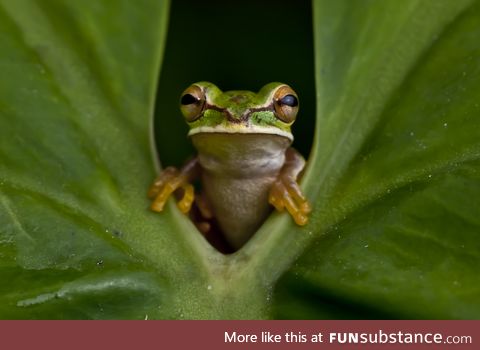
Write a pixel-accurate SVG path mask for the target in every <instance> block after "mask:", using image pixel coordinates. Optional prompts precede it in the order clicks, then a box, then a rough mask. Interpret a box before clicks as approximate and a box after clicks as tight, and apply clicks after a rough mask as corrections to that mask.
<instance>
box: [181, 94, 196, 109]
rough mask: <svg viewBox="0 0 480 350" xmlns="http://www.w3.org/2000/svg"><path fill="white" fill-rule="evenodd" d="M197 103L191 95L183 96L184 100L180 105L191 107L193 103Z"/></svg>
mask: <svg viewBox="0 0 480 350" xmlns="http://www.w3.org/2000/svg"><path fill="white" fill-rule="evenodd" d="M197 102H198V99H197V98H196V97H195V96H193V95H191V94H185V95H183V96H182V99H181V100H180V103H181V104H182V105H184V106H186V105H191V104H192V103H197Z"/></svg>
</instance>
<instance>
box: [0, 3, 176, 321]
mask: <svg viewBox="0 0 480 350" xmlns="http://www.w3.org/2000/svg"><path fill="white" fill-rule="evenodd" d="M167 10H168V3H167V2H165V1H156V2H152V1H140V2H138V7H137V6H136V7H133V8H132V6H130V2H128V1H101V2H99V1H82V2H73V1H68V2H65V1H39V2H34V1H15V2H13V1H2V2H1V3H0V40H1V42H2V49H1V50H0V71H1V76H2V81H1V83H0V159H1V162H0V208H1V209H0V223H1V229H0V230H1V231H0V276H1V278H2V280H3V281H4V283H2V287H0V289H1V292H0V300H1V302H0V304H1V305H2V306H1V307H0V315H1V316H2V317H3V318H112V317H116V318H119V317H124V318H144V317H145V315H146V314H148V313H153V314H155V313H160V310H161V308H162V306H163V305H164V304H165V303H166V298H164V297H163V295H164V293H165V291H166V290H167V289H168V288H171V286H170V285H169V284H167V282H166V280H165V279H164V278H163V273H162V272H160V273H159V272H158V271H156V270H155V267H154V264H153V262H152V261H153V260H148V261H147V260H146V259H145V257H144V256H143V255H144V253H145V251H146V250H148V245H149V244H150V243H149V238H148V237H149V236H150V237H154V240H156V241H158V242H159V245H160V244H161V245H162V246H164V247H167V246H169V248H168V250H170V251H172V252H176V251H177V250H181V249H182V248H181V247H179V246H178V245H171V244H170V242H171V240H172V239H173V238H172V236H168V235H164V236H161V235H158V231H157V230H158V228H160V229H161V230H163V231H168V230H169V229H171V227H172V223H171V222H170V221H169V220H167V219H163V218H155V220H153V218H152V217H151V216H150V215H145V213H144V211H145V207H146V206H147V202H146V200H145V198H144V197H143V196H139V195H138V194H139V193H144V191H145V188H146V186H147V184H148V182H149V181H151V178H152V177H153V176H154V173H153V169H152V165H151V164H152V162H151V156H149V152H148V149H149V140H148V125H149V123H150V122H149V120H150V116H151V114H152V104H153V97H154V88H155V83H156V82H155V77H156V76H157V75H158V69H159V63H160V61H161V51H162V48H163V45H162V43H163V38H164V32H165V25H166V14H167ZM139 223H141V225H139ZM137 226H138V227H139V229H137V228H134V227H137ZM142 247H144V248H142ZM145 247H146V248H145ZM163 251H167V248H163ZM161 253H162V251H159V252H156V253H155V254H161ZM176 262H177V261H176V260H175V259H172V260H171V261H165V260H163V261H160V260H157V261H156V263H157V264H158V268H159V269H160V268H161V269H163V270H160V271H164V270H172V271H171V272H172V273H173V271H175V269H176V266H177V264H176ZM168 273H170V271H168ZM168 273H167V272H165V275H167V274H168ZM167 315H168V314H167ZM170 317H172V316H170Z"/></svg>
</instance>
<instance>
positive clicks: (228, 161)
mask: <svg viewBox="0 0 480 350" xmlns="http://www.w3.org/2000/svg"><path fill="white" fill-rule="evenodd" d="M298 110H299V99H298V96H297V93H296V92H295V91H294V90H293V89H292V88H291V87H290V86H289V85H287V84H284V83H279V82H273V83H268V84H266V85H265V86H263V87H262V88H261V89H260V90H259V91H258V92H257V93H254V92H252V91H246V90H234V91H225V92H223V91H222V90H220V88H218V87H217V86H216V85H214V84H213V83H210V82H206V81H201V82H197V83H194V84H192V85H190V86H189V87H188V88H187V89H186V90H185V91H183V93H182V94H181V97H180V111H181V113H182V115H183V117H184V119H185V121H186V123H187V125H188V127H189V131H188V138H190V140H191V142H192V144H193V146H194V148H195V149H196V151H197V155H195V156H194V157H192V158H191V159H189V160H188V161H187V162H186V163H185V164H184V165H183V166H182V167H181V168H180V169H178V168H175V167H172V166H169V167H166V168H165V169H164V170H163V171H162V172H160V174H159V175H158V177H157V178H156V179H155V180H154V182H153V184H152V185H151V187H150V188H149V190H148V197H149V198H150V199H151V200H152V203H151V206H150V208H151V210H153V211H154V212H162V211H163V210H164V207H165V204H166V203H167V201H168V199H169V198H170V197H171V196H172V194H174V193H180V196H177V197H178V198H177V200H178V201H177V206H178V208H179V209H180V211H181V212H183V213H185V214H188V213H189V212H190V210H191V208H192V205H194V204H195V205H196V207H198V209H199V212H200V213H201V216H202V218H203V219H205V220H212V219H214V220H216V222H217V223H218V226H219V227H220V229H221V232H222V234H223V236H224V238H225V239H226V241H227V242H228V243H229V244H230V246H231V247H233V248H234V249H235V250H237V249H240V248H241V247H242V246H243V245H244V244H245V243H246V242H247V241H248V240H249V239H250V238H251V237H252V236H253V235H254V233H255V232H256V231H257V230H258V229H259V227H260V226H261V225H262V223H263V222H264V221H265V219H266V218H267V217H268V216H269V214H270V213H271V211H272V210H273V208H274V209H275V210H277V211H279V212H282V211H285V210H286V212H288V213H289V215H290V216H291V217H292V218H293V220H294V222H295V223H296V224H297V225H299V226H304V225H306V224H307V223H308V216H309V213H310V212H311V205H310V203H309V201H308V199H307V198H306V196H305V194H304V193H303V191H302V190H301V188H300V185H299V180H300V177H301V176H302V174H303V171H304V169H305V165H306V161H305V159H304V158H303V156H302V155H301V154H300V153H299V152H298V151H297V150H295V149H294V148H293V147H292V146H291V144H292V142H293V135H292V132H291V126H292V124H293V123H294V122H295V120H296V117H297V114H298ZM198 180H199V181H200V184H201V191H197V192H198V193H196V190H195V187H194V186H193V183H194V181H198ZM197 227H198V228H199V229H200V231H202V232H204V233H205V232H207V231H208V230H209V228H210V225H209V223H208V221H203V222H202V221H201V220H199V222H198V225H197Z"/></svg>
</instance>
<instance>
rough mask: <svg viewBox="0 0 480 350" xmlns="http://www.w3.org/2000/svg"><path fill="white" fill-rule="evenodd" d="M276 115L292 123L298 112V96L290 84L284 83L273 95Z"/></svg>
mask: <svg viewBox="0 0 480 350" xmlns="http://www.w3.org/2000/svg"><path fill="white" fill-rule="evenodd" d="M273 105H274V107H275V115H276V116H277V118H278V119H280V120H281V121H283V122H285V123H292V122H293V121H294V120H295V118H296V116H297V113H298V97H297V94H296V93H295V91H293V89H292V88H291V87H290V86H287V85H283V86H281V87H280V88H279V89H278V90H277V91H275V94H274V95H273Z"/></svg>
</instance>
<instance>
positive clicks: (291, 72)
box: [155, 0, 315, 166]
mask: <svg viewBox="0 0 480 350" xmlns="http://www.w3.org/2000/svg"><path fill="white" fill-rule="evenodd" d="M202 80H206V81H211V82H212V83H214V84H216V85H217V86H218V87H219V88H220V89H222V90H224V91H226V90H252V91H258V90H259V89H260V88H261V87H262V86H263V85H264V84H266V83H269V82H272V81H280V82H283V83H286V84H289V85H290V86H292V88H293V89H294V90H295V91H296V92H297V94H298V96H299V99H300V112H299V114H298V116H297V121H296V122H295V124H294V126H293V133H294V136H295V142H294V147H296V148H297V149H298V150H299V151H300V152H301V153H302V154H303V155H304V156H308V154H309V152H310V148H311V145H312V139H313V131H314V122H315V81H314V61H313V38H312V10H311V3H310V1H304V0H302V1H295V2H292V1H290V2H287V1H258V0H257V1H254V0H247V1H213V0H208V1H194V0H182V1H172V4H171V16H170V23H169V30H168V36H167V44H166V47H165V55H164V61H163V65H162V71H161V74H160V81H159V86H158V93H157V100H156V108H155V132H156V138H157V147H158V150H159V155H160V160H161V163H162V166H168V165H175V166H180V165H181V164H182V163H183V162H184V161H185V160H186V159H187V158H188V157H189V156H190V155H192V154H194V152H195V151H194V150H193V148H192V146H191V144H190V141H189V140H188V139H187V137H186V135H187V132H188V127H187V125H186V124H185V122H184V120H183V117H182V115H181V114H180V111H179V98H180V94H181V93H182V91H183V90H184V89H185V88H187V87H188V86H189V85H190V84H191V83H194V82H197V81H202Z"/></svg>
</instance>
